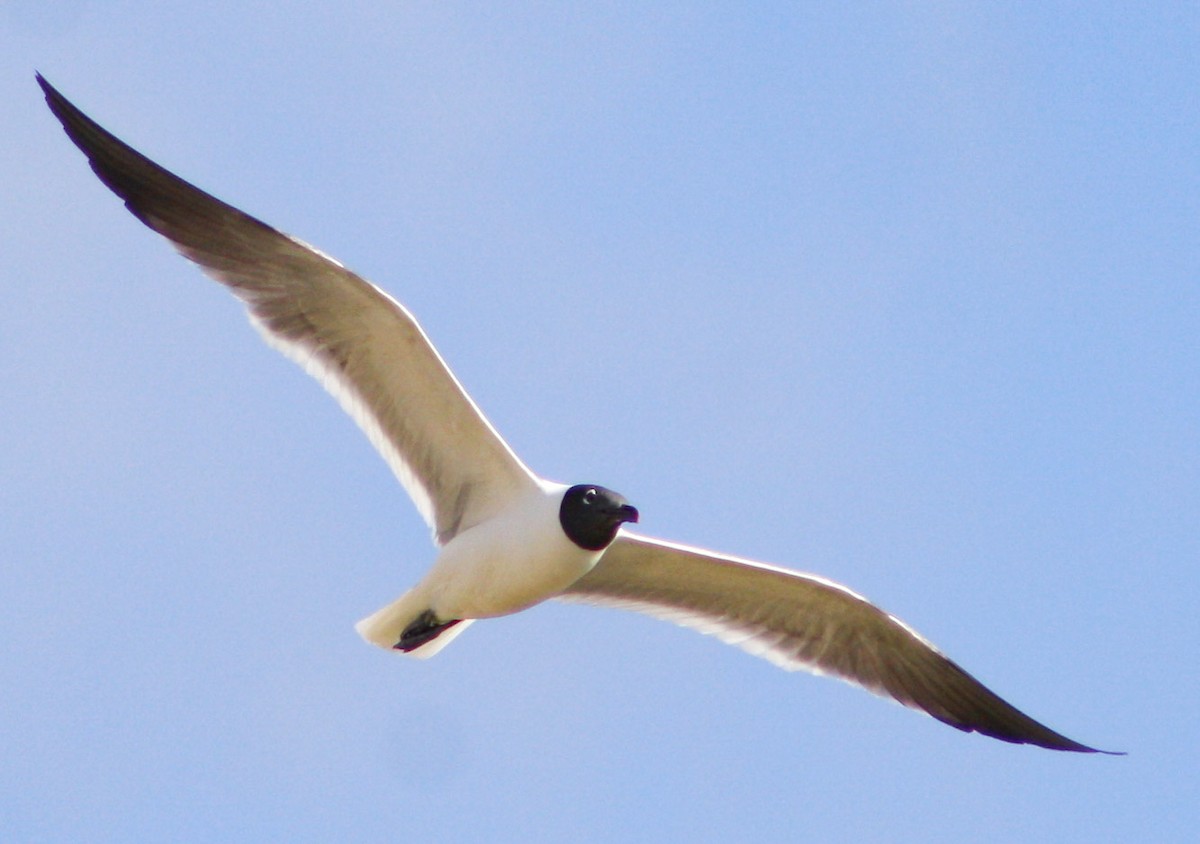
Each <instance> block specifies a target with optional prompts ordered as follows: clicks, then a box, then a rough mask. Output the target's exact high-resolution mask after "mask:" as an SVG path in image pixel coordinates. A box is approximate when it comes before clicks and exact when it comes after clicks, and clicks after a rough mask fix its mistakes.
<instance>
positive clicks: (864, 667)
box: [36, 73, 1110, 753]
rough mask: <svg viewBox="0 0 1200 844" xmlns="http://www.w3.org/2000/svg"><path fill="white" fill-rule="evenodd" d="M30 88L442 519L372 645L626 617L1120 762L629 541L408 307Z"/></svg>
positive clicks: (859, 611) (747, 589)
mask: <svg viewBox="0 0 1200 844" xmlns="http://www.w3.org/2000/svg"><path fill="white" fill-rule="evenodd" d="M36 78H37V82H38V84H39V85H40V86H41V88H42V91H43V93H44V95H45V98H46V102H47V105H48V106H49V108H50V110H51V112H53V114H54V116H55V117H56V118H57V119H58V121H59V122H60V123H61V124H62V127H63V129H64V130H65V131H66V134H67V136H68V137H69V138H70V140H71V141H72V142H73V143H74V144H75V145H76V146H77V147H79V149H80V150H81V151H82V152H83V153H84V155H85V156H86V157H87V159H88V162H89V163H90V165H91V168H92V170H93V171H94V172H95V174H96V175H97V176H98V177H99V178H100V180H101V181H102V182H103V183H104V184H105V185H107V186H108V187H109V188H110V189H111V190H112V191H113V192H114V193H115V194H116V195H117V196H118V197H119V198H120V199H122V200H124V203H125V206H126V208H127V209H128V210H129V211H130V212H131V213H132V214H133V215H134V216H135V217H136V218H137V219H139V220H140V221H141V222H143V223H144V224H145V225H146V226H148V227H149V228H150V229H152V230H153V231H155V232H157V233H158V234H160V235H162V236H163V237H165V238H166V239H167V240H168V241H169V242H170V243H171V245H172V246H174V248H175V249H176V250H177V251H178V252H180V253H182V254H183V255H184V256H185V257H186V258H188V259H190V260H191V261H193V262H194V263H196V264H197V265H199V267H200V269H201V270H202V271H203V272H204V273H206V274H207V275H209V276H210V277H212V278H213V279H215V280H216V281H218V282H220V283H221V284H222V285H224V286H225V287H227V288H228V289H229V290H230V291H231V292H232V293H233V295H235V296H236V297H237V298H238V299H240V300H241V301H242V302H243V303H244V304H245V306H246V309H247V311H248V315H249V318H250V321H251V323H252V324H253V325H254V326H255V327H256V328H257V329H258V331H259V332H260V333H261V334H262V336H263V338H264V339H265V340H266V342H267V343H268V344H269V345H271V346H272V347H274V348H276V349H277V350H279V351H280V352H282V353H283V354H284V355H286V356H287V357H289V358H291V359H292V360H294V361H296V362H297V363H299V364H300V365H301V366H302V367H303V368H304V369H305V370H307V371H308V372H309V373H310V374H311V375H313V376H314V377H315V378H316V379H317V380H318V381H319V382H320V383H321V384H322V385H323V386H324V387H325V388H326V389H327V390H328V391H329V392H330V393H332V394H333V395H334V396H335V397H336V398H337V399H338V401H339V402H340V403H341V406H342V407H343V408H344V409H345V410H346V411H347V412H348V414H349V415H350V416H351V417H352V418H353V419H354V420H355V421H356V422H357V423H358V425H359V426H360V427H361V428H362V430H363V431H364V433H365V434H366V435H367V437H368V438H369V439H370V441H371V442H372V444H373V445H374V446H375V448H376V449H377V450H378V451H379V452H380V454H381V455H382V456H383V458H384V459H385V460H386V462H387V463H388V464H389V466H390V467H391V469H392V471H393V472H394V474H395V475H396V477H397V479H398V480H399V481H400V483H401V485H402V486H403V487H404V489H405V490H406V491H407V492H408V494H409V496H410V497H411V498H412V500H413V502H414V504H415V506H416V508H417V510H418V511H419V512H420V514H421V516H422V517H423V518H424V520H425V521H426V523H427V524H428V525H429V527H430V529H431V531H432V534H433V540H434V544H435V546H436V547H437V549H438V550H437V554H436V556H435V558H434V560H433V563H432V564H431V566H430V567H429V569H428V571H427V573H426V574H425V575H424V577H422V578H421V579H420V580H419V581H418V582H417V583H416V585H414V586H413V587H412V588H410V589H409V590H407V591H406V592H404V593H403V594H402V595H401V596H400V597H399V598H397V599H396V600H394V601H392V602H391V603H389V604H387V605H386V606H384V607H383V608H381V609H380V610H378V611H377V612H375V613H372V614H371V615H369V616H367V617H366V618H364V619H363V620H361V621H360V622H358V624H357V625H356V629H357V631H358V632H359V634H360V635H361V636H362V637H363V638H364V639H365V640H366V641H368V642H370V643H372V644H375V645H378V646H380V647H382V648H386V649H388V650H391V651H395V652H398V653H402V654H406V655H409V656H412V657H417V658H428V657H430V656H433V655H434V654H436V653H437V652H439V651H440V650H442V649H443V648H445V647H446V646H447V645H448V644H449V643H450V642H451V641H452V640H454V639H455V638H456V637H457V636H459V635H460V634H462V632H463V631H464V630H465V629H466V628H467V627H468V626H469V625H471V624H472V622H474V621H476V620H479V619H486V618H494V617H498V616H504V615H508V614H511V613H515V612H519V611H521V610H524V609H527V608H529V607H532V606H534V605H536V604H539V603H541V602H543V601H546V600H549V599H559V600H564V601H571V602H578V603H585V604H593V605H600V606H611V607H618V608H624V609H628V610H634V611H638V612H641V613H645V614H648V615H650V616H654V617H657V618H661V619H665V620H667V621H671V622H674V623H676V624H679V625H682V626H685V627H688V628H693V629H696V630H698V631H701V632H703V633H707V634H711V635H714V636H716V637H717V638H719V639H721V640H723V641H724V642H726V643H729V644H733V645H736V646H738V647H740V648H742V649H743V650H744V651H747V652H748V653H750V654H753V655H756V656H759V657H762V658H765V659H766V660H769V661H770V662H772V663H774V664H775V665H778V666H780V667H782V668H784V669H788V670H806V671H808V672H811V673H814V674H819V675H830V676H832V677H835V678H838V679H841V680H844V681H847V682H849V683H851V684H853V685H857V686H860V687H862V688H864V689H866V690H868V691H870V692H873V693H875V694H877V695H880V696H882V697H885V698H891V699H892V700H894V701H896V702H898V703H900V704H903V705H905V706H908V707H910V708H912V709H915V710H917V711H920V712H924V713H925V714H927V715H930V716H932V717H933V718H936V719H937V720H939V721H942V722H944V723H946V724H948V725H950V726H952V727H955V728H957V729H959V730H962V731H964V732H976V733H980V734H982V735H985V736H990V737H992V738H995V739H1000V740H1002V741H1005V742H1011V743H1015V744H1030V745H1036V746H1040V747H1044V748H1049V749H1052V750H1060V751H1074V752H1080V753H1109V752H1110V751H1103V750H1098V749H1097V748H1094V747H1089V746H1087V745H1084V744H1081V743H1079V742H1076V741H1074V740H1072V739H1069V738H1067V737H1066V736H1064V735H1062V734H1060V733H1057V732H1055V731H1054V730H1052V729H1050V728H1049V727H1047V726H1045V725H1043V724H1041V723H1040V722H1038V721H1035V720H1034V719H1033V718H1031V717H1030V716H1028V715H1026V714H1025V713H1023V712H1021V711H1020V710H1018V709H1017V708H1016V707H1014V706H1012V705H1011V704H1009V703H1008V702H1006V701H1005V700H1003V699H1002V698H1000V697H999V696H998V695H996V694H995V693H994V692H992V691H991V690H989V689H988V688H987V687H986V686H984V685H983V684H982V683H981V682H979V681H978V680H976V679H975V678H974V677H972V676H971V675H970V674H968V673H967V672H966V671H965V670H964V669H962V668H961V667H959V666H958V664H956V663H955V662H953V661H952V660H950V659H949V658H948V657H947V656H945V655H944V654H943V653H942V652H941V651H940V650H939V649H938V648H936V647H935V646H934V645H933V644H932V643H931V642H929V641H928V640H926V639H925V638H924V637H922V636H921V635H920V634H918V633H917V632H916V631H915V630H913V629H912V628H911V627H909V626H908V625H907V624H905V623H904V622H903V621H901V620H899V619H898V618H896V617H895V616H893V615H890V614H889V613H887V612H885V611H884V610H882V609H880V608H879V607H878V606H876V605H875V604H873V603H871V602H870V601H868V600H867V599H866V598H864V597H862V596H861V595H859V594H857V593H856V592H853V591H851V590H850V589H849V588H847V587H845V586H842V585H841V584H838V583H835V582H833V581H831V580H828V579H826V578H824V577H820V576H818V575H814V574H806V573H801V572H798V571H793V570H791V569H788V568H784V567H780V566H775V565H769V564H766V563H761V562H756V561H753V560H749V559H743V558H739V557H736V556H730V555H725V554H719V553H716V552H713V551H709V550H705V549H702V548H697V547H691V546H688V545H684V544H679V543H676V542H671V541H667V540H663V539H657V538H653V537H648V536H644V535H641V534H638V533H635V532H633V531H632V530H631V529H629V525H631V524H635V523H637V522H638V521H639V512H638V510H637V508H635V507H634V506H633V505H632V504H630V503H629V501H628V500H626V498H625V497H624V496H622V495H621V494H619V493H617V492H614V491H613V490H611V489H608V488H606V487H604V486H601V485H598V484H586V483H583V484H572V485H567V484H563V483H558V482H554V481H550V480H547V479H544V478H542V477H540V476H539V475H537V474H535V473H534V472H533V471H532V470H530V469H529V468H528V467H527V466H526V465H525V463H524V462H522V460H521V459H520V458H519V457H518V456H517V455H516V453H514V451H513V450H512V448H510V447H509V445H508V444H507V443H506V442H505V441H504V440H503V439H502V438H501V436H500V435H499V434H498V433H497V431H496V430H495V428H493V427H492V425H491V423H490V422H489V421H488V420H487V418H486V417H485V416H484V414H483V413H482V411H481V410H480V409H479V407H478V406H477V405H476V404H475V402H474V401H473V400H472V399H471V397H470V396H469V395H468V394H467V392H466V391H465V390H464V389H463V387H462V385H461V384H460V383H459V382H458V380H457V379H456V378H455V376H454V374H453V373H452V372H451V371H450V369H449V368H448V366H447V365H446V363H445V361H444V360H443V359H442V357H441V356H440V354H439V353H438V352H437V350H436V349H435V348H434V346H433V344H432V343H431V342H430V340H429V338H428V337H427V336H426V334H425V332H424V331H423V329H422V328H421V327H420V325H419V324H418V323H417V321H416V319H415V318H414V317H413V316H412V314H411V313H409V311H408V310H407V309H406V308H405V307H404V306H403V305H402V304H400V303H399V302H398V301H396V300H395V299H393V298H392V297H391V296H390V295H388V294H387V293H385V292H384V291H383V290H382V289H380V288H379V287H376V286H375V285H374V284H372V283H370V282H369V281H367V280H365V279H364V278H361V277H360V276H358V275H356V274H355V273H353V272H351V271H350V270H348V269H347V268H346V267H345V266H343V265H342V264H341V263H339V262H338V261H336V260H335V259H333V258H332V257H330V256H328V255H326V254H324V253H323V252H321V251H320V250H318V249H316V248H315V247H313V246H310V245H308V244H307V243H304V242H303V241H301V240H298V239H296V238H294V237H292V236H290V235H288V234H285V233H283V232H281V231H279V230H277V229H275V228H272V227H271V226H269V225H267V224H266V223H264V222H262V221H260V220H258V219H256V218H255V217H252V216H250V215H248V214H246V213H244V212H242V211H240V210H238V209H237V208H235V207H233V206H232V205H228V204H226V203H225V202H223V201H221V200H219V199H217V198H215V197H214V196H212V195H210V194H208V193H206V192H204V191H202V190H201V189H199V188H197V187H195V186H194V185H192V184H190V183H189V182H186V181H184V180H183V179H181V178H179V177H178V176H176V175H174V174H173V173H171V172H169V171H167V170H166V169H164V168H162V167H160V166H159V165H158V164H155V163H154V162H153V161H151V160H150V159H149V158H146V157H145V156H143V155H142V154H141V153H139V152H137V151H136V150H134V149H133V148H132V147H130V146H128V145H127V144H125V143H124V142H123V141H121V140H119V139H118V138H117V137H115V136H114V135H112V134H111V133H109V132H108V131H107V130H105V129H104V128H102V127H101V126H100V125H99V124H97V123H96V122H94V121H93V120H92V119H91V118H89V117H88V116H87V115H85V114H84V113H83V112H82V111H80V110H79V109H78V108H77V107H75V106H74V105H73V104H72V103H71V102H70V101H68V100H67V99H66V98H65V97H64V96H63V95H62V94H61V93H59V91H58V90H57V89H56V88H54V87H53V86H52V85H51V84H50V83H49V82H47V81H46V79H45V78H44V77H43V76H42V75H41V74H40V73H39V74H37V77H36Z"/></svg>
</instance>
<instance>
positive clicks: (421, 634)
mask: <svg viewBox="0 0 1200 844" xmlns="http://www.w3.org/2000/svg"><path fill="white" fill-rule="evenodd" d="M460 621H462V619H461V618H455V619H451V620H450V621H438V618H437V616H436V615H434V614H433V610H425V612H423V613H421V614H420V615H419V616H417V617H416V619H414V620H413V622H412V623H411V624H409V625H408V627H405V628H404V632H403V633H401V634H400V641H398V642H397V643H396V644H394V645H392V648H393V649H394V650H398V651H404V652H405V653H408V652H409V651H415V650H416V649H417V648H419V647H421V645H424V644H425V643H427V642H432V641H433V640H434V639H436V638H437V637H438V636H440V635H442V633H444V632H445V631H447V630H449V629H450V628H451V627H453V626H454V625H456V624H458V623H459V622H460Z"/></svg>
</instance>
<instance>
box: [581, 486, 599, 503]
mask: <svg viewBox="0 0 1200 844" xmlns="http://www.w3.org/2000/svg"><path fill="white" fill-rule="evenodd" d="M596 495H597V493H596V490H594V489H589V490H588V491H587V492H585V493H584V494H583V503H584V504H595V503H596Z"/></svg>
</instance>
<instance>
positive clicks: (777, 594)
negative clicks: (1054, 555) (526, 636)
mask: <svg viewBox="0 0 1200 844" xmlns="http://www.w3.org/2000/svg"><path fill="white" fill-rule="evenodd" d="M561 597H562V598H563V599H565V600H570V601H579V602H585V603H593V604H600V605H606V606H614V607H621V608H625V609H630V610H635V611H638V612H643V613H646V614H648V615H652V616H655V617H658V618H662V619H665V620H667V621H672V622H674V623H676V624H680V625H683V626H685V627H691V628H694V629H696V630H699V631H701V632H703V633H708V634H711V635H714V636H716V637H718V638H719V639H721V640H722V641H725V642H727V643H729V644H732V645H737V646H738V647H740V648H742V649H743V650H745V651H747V652H749V653H752V654H754V655H756V656H760V657H763V658H765V659H768V660H770V661H771V662H773V663H775V664H776V665H779V666H781V667H783V668H786V669H789V670H797V669H803V670H806V671H810V672H813V673H816V674H829V675H831V676H834V677H838V678H840V679H842V680H846V681H848V682H850V683H853V684H855V685H858V686H861V687H863V688H865V689H868V690H869V691H872V692H874V693H876V694H878V695H883V696H886V697H891V698H893V699H895V700H897V701H899V702H900V703H902V704H904V705H905V706H909V707H912V708H914V709H917V710H920V711H923V712H926V713H928V714H929V715H932V716H933V717H934V718H937V719H938V720H939V721H944V722H945V723H947V724H949V725H951V726H952V727H957V728H958V729H960V730H965V731H968V732H970V731H975V732H979V733H983V734H984V735H988V736H992V737H994V738H998V739H1003V740H1004V741H1010V742H1016V743H1028V744H1036V745H1040V746H1042V747H1048V748H1052V749H1055V750H1074V751H1084V752H1095V751H1094V748H1090V747H1087V746H1085V745H1082V744H1079V743H1078V742H1075V741H1072V740H1071V739H1069V738H1066V737H1065V736H1062V735H1059V734H1058V733H1056V732H1054V731H1053V730H1051V729H1050V728H1048V727H1046V726H1044V725H1042V724H1040V723H1038V722H1037V721H1035V720H1033V719H1032V718H1030V717H1029V716H1027V715H1025V714H1024V713H1022V712H1020V711H1019V710H1017V709H1016V708H1015V707H1013V706H1012V705H1010V704H1008V703H1007V702H1005V701H1004V700H1002V699H1001V698H1000V697H998V696H997V695H996V694H994V693H993V692H991V691H989V690H988V689H987V688H986V687H985V686H984V685H983V684H982V683H980V682H979V681H978V680H976V679H975V678H974V677H972V676H971V675H970V674H968V673H967V672H966V671H964V670H963V669H962V668H960V667H959V666H958V665H956V664H955V663H954V662H952V661H951V660H949V659H947V658H946V657H945V656H944V655H943V654H942V653H941V652H940V651H939V650H938V649H937V648H935V647H934V646H933V645H932V644H930V643H929V642H928V641H926V640H925V639H924V638H922V637H921V636H920V635H918V634H917V633H916V632H915V631H914V630H913V629H912V628H910V627H908V625H906V624H904V623H903V622H902V621H900V620H899V619H897V618H895V617H893V616H891V615H888V614H887V613H886V612H884V611H883V610H881V609H879V608H878V607H876V606H875V605H873V604H871V603H870V602H869V601H867V600H866V599H865V598H863V597H862V596H860V595H857V594H855V593H854V592H851V591H850V590H849V589H846V588H845V587H843V586H840V585H838V584H836V583H833V582H832V581H829V580H825V579H824V578H820V577H816V576H814V575H809V574H800V573H798V572H794V571H788V570H787V569H781V568H775V567H773V566H767V565H763V564H762V563H755V562H751V561H749V560H741V559H737V558H735V557H725V556H719V555H716V554H713V553H711V552H709V551H704V550H701V549H698V548H688V547H686V546H683V545H675V544H673V543H668V542H663V541H661V540H656V539H647V538H644V537H638V536H632V535H629V534H624V533H622V534H620V535H619V536H618V537H617V540H616V542H614V543H613V545H612V546H610V547H609V549H608V550H607V551H606V552H605V553H604V556H603V557H601V559H600V562H599V563H598V564H597V565H596V567H595V568H594V569H592V571H591V572H589V573H588V574H586V575H584V576H583V577H582V578H580V579H579V580H578V581H577V582H576V583H575V584H573V585H572V586H571V587H570V589H568V590H567V593H566V594H564V595H563V596H561Z"/></svg>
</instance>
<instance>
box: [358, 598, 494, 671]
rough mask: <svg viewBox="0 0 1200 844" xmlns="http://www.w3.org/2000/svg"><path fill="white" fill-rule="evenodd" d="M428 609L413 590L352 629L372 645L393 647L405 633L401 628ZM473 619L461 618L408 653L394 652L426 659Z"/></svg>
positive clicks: (452, 638)
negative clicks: (434, 637)
mask: <svg viewBox="0 0 1200 844" xmlns="http://www.w3.org/2000/svg"><path fill="white" fill-rule="evenodd" d="M427 609H429V607H427V606H425V605H424V598H423V596H419V595H414V594H413V591H412V590H409V591H408V592H405V593H404V594H403V595H401V596H400V597H399V598H397V599H396V600H394V601H392V602H391V603H390V604H388V605H387V606H386V607H384V608H383V609H380V610H376V611H375V612H373V613H371V614H370V615H369V616H367V617H366V618H364V619H363V620H362V621H360V622H358V624H356V625H354V629H355V630H357V631H358V635H360V636H362V637H363V638H364V639H366V640H367V641H368V642H370V643H371V644H372V645H378V646H379V647H381V648H386V649H387V650H393V646H394V645H395V644H396V643H397V642H398V641H400V634H401V633H403V632H404V629H405V628H406V627H408V625H410V624H412V622H413V621H415V620H416V618H417V616H419V615H420V614H421V613H423V612H425V611H426V610H427ZM473 620H474V619H470V618H466V619H463V620H462V621H460V622H459V623H458V624H456V625H454V626H453V627H448V628H447V629H446V630H444V631H442V633H441V634H439V635H438V637H437V638H436V639H432V640H430V641H428V642H426V643H425V644H423V645H421V647H419V648H414V649H413V650H411V651H408V652H405V651H399V650H397V651H396V653H402V654H404V655H405V656H413V657H416V658H417V659H428V658H429V657H431V656H433V655H434V654H436V653H437V652H438V651H440V650H441V649H442V648H444V647H446V645H448V644H450V643H451V642H452V641H454V640H455V639H456V638H457V637H458V634H459V633H462V632H463V631H464V630H466V629H467V628H468V627H469V626H470V625H471V622H472V621H473Z"/></svg>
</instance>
